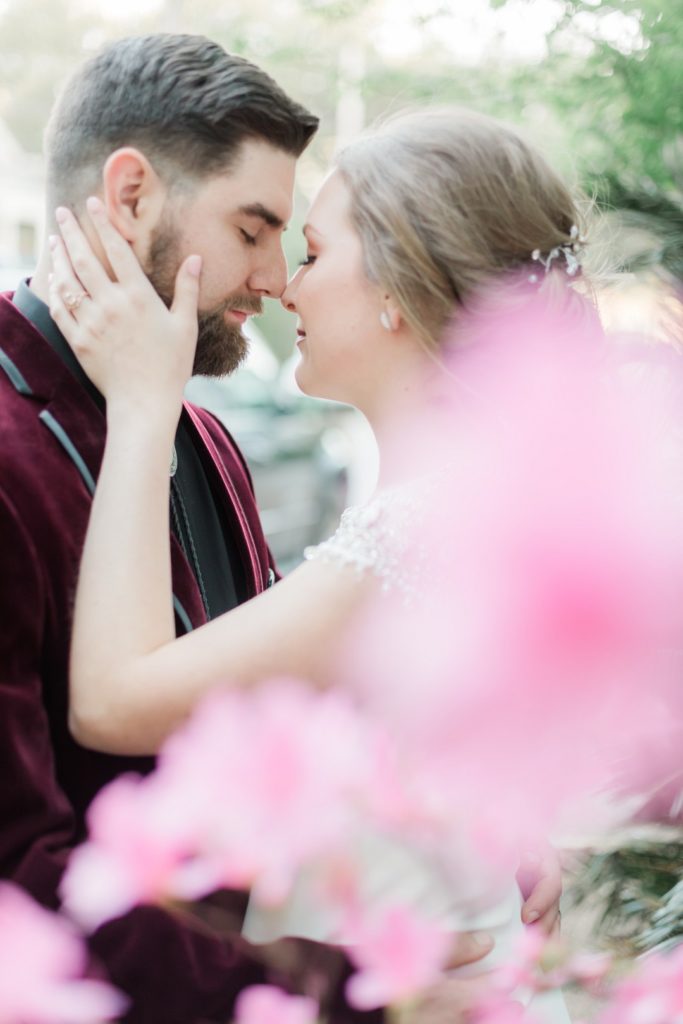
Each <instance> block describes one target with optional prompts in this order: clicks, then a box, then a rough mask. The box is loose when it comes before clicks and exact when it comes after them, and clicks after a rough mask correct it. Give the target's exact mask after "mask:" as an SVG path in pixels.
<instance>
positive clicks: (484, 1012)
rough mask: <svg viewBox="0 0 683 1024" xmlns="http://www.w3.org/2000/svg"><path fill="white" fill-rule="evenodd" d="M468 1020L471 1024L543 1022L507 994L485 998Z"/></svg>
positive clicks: (541, 1023)
mask: <svg viewBox="0 0 683 1024" xmlns="http://www.w3.org/2000/svg"><path fill="white" fill-rule="evenodd" d="M468 1020H470V1021H471V1024H543V1022H542V1020H541V1019H540V1018H539V1017H538V1016H537V1015H536V1014H535V1013H533V1012H532V1011H530V1010H527V1009H526V1007H524V1006H523V1005H522V1004H521V1003H517V1002H515V1001H514V1000H510V999H508V998H507V997H506V996H493V997H491V998H487V999H485V1000H484V1001H483V1002H481V1003H479V1005H478V1006H477V1007H476V1009H474V1010H473V1011H472V1013H471V1014H470V1016H469V1018H468Z"/></svg>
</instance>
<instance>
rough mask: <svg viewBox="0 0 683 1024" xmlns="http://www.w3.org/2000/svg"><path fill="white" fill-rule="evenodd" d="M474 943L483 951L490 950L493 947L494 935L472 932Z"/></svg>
mask: <svg viewBox="0 0 683 1024" xmlns="http://www.w3.org/2000/svg"><path fill="white" fill-rule="evenodd" d="M472 941H473V942H474V944H475V945H476V946H479V947H480V948H481V949H488V948H489V946H492V945H493V941H494V940H493V935H490V934H489V933H488V932H472Z"/></svg>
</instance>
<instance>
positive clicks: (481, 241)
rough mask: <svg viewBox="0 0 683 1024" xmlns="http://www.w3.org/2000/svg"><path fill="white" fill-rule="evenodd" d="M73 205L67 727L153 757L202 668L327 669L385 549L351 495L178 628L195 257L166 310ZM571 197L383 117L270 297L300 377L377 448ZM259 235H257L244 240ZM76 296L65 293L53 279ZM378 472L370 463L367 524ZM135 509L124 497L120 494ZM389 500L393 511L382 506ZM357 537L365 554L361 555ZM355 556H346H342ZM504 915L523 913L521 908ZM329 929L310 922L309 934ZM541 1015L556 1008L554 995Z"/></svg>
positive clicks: (453, 114)
mask: <svg viewBox="0 0 683 1024" xmlns="http://www.w3.org/2000/svg"><path fill="white" fill-rule="evenodd" d="M88 209H89V212H90V217H91V219H92V222H93V225H94V228H95V230H96V232H97V235H98V236H99V238H100V240H101V243H102V245H103V247H104V250H105V252H106V254H107V257H108V259H109V262H110V264H111V267H112V268H113V275H114V279H110V277H109V276H107V275H106V274H105V273H104V272H103V270H102V267H101V265H100V264H99V263H98V261H97V260H96V259H95V257H94V256H93V255H92V252H91V251H90V249H89V246H88V244H87V241H86V239H85V237H84V235H83V234H82V232H81V231H80V230H79V227H78V225H77V223H76V221H75V219H74V218H73V217H72V216H71V215H70V214H68V212H67V211H61V212H60V214H59V218H58V219H59V220H60V224H61V227H62V234H63V238H64V242H65V243H66V247H67V249H68V253H69V255H70V256H71V260H72V263H73V264H74V265H76V266H78V269H79V276H78V277H76V276H75V273H74V271H73V269H72V267H71V264H69V262H68V260H67V259H66V256H65V251H64V249H63V247H62V244H61V243H55V244H54V264H55V273H54V275H53V280H52V285H51V307H50V308H51V312H52V315H53V317H54V319H55V320H56V321H57V323H58V325H59V327H60V328H61V330H62V331H63V333H64V334H65V336H66V337H67V339H68V341H69V343H70V344H71V346H72V347H73V348H74V350H75V351H76V353H77V355H78V358H79V361H80V362H81V364H82V366H83V367H84V369H85V370H86V372H87V374H88V375H89V377H90V378H91V379H92V380H93V381H94V383H95V384H96V385H97V386H98V387H99V388H100V390H101V391H102V392H103V393H104V394H105V395H106V399H107V421H108V437H107V446H106V451H105V456H104V461H103V463H102V468H101V472H100V477H99V482H98V487H97V492H96V495H95V499H94V503H93V509H92V515H91V519H90V526H89V530H88V536H87V541H86V545H85V550H84V553H83V560H82V565H81V572H80V579H79V586H78V593H77V599H76V611H75V625H74V637H73V647H72V661H71V725H72V729H73V732H74V734H75V736H76V737H77V739H78V740H79V741H80V742H81V743H83V744H85V745H89V746H93V747H95V748H97V749H100V750H104V751H110V752H117V753H126V754H140V753H153V752H155V751H156V750H157V749H158V748H159V745H160V744H161V743H162V741H163V740H164V739H165V738H166V737H167V736H168V734H169V733H170V732H171V731H172V730H173V729H174V728H175V727H176V726H178V725H179V724H180V723H181V722H182V721H183V720H184V719H185V717H186V716H187V715H188V714H189V712H190V711H191V709H192V707H193V706H194V704H195V703H196V702H197V701H198V699H199V698H200V697H201V696H202V695H203V694H204V693H205V692H206V691H207V690H208V689H210V688H211V687H212V686H214V685H216V684H217V683H220V682H221V681H224V680H226V679H229V680H230V681H231V684H232V685H234V686H241V687H251V686H253V685H254V684H256V683H258V681H259V680H262V679H264V678H267V677H269V676H273V675H281V674H287V675H292V676H296V677H302V678H305V679H308V680H310V681H311V683H312V684H313V685H316V686H320V687H324V686H326V685H327V682H328V679H329V665H328V663H327V654H328V651H329V650H330V649H331V648H333V645H334V641H335V638H336V637H337V636H338V635H339V632H340V630H342V629H343V628H344V626H345V625H346V624H347V622H348V621H349V619H350V617H351V615H352V613H353V612H354V611H355V610H356V609H357V607H358V604H359V602H361V601H362V600H363V599H364V598H365V597H366V596H368V595H370V594H372V593H373V591H374V590H375V589H376V588H377V587H378V586H379V581H380V577H382V584H383V585H385V586H386V585H387V584H388V585H389V586H392V585H395V586H400V583H401V581H400V579H399V578H398V576H399V574H398V573H397V574H395V575H394V576H391V575H390V576H389V578H388V579H387V577H386V571H385V570H386V563H387V559H386V554H387V552H386V550H383V545H382V542H381V541H380V542H379V543H375V542H376V541H377V536H375V537H374V538H370V540H371V542H372V543H368V537H367V534H366V533H363V531H362V529H361V527H360V526H357V525H354V523H357V520H354V513H353V512H352V513H351V514H350V516H349V515H347V517H346V522H345V525H344V528H343V529H342V530H341V531H340V532H339V533H338V534H337V536H336V537H335V538H333V539H332V540H331V541H330V542H328V543H326V544H323V545H321V547H320V548H319V549H318V550H314V551H313V552H310V553H309V554H310V557H309V558H308V559H307V560H306V561H305V562H304V563H303V564H302V565H301V566H300V567H299V568H298V569H297V570H295V571H294V572H293V573H292V574H291V575H290V576H288V577H287V578H286V579H285V580H283V581H281V582H279V583H278V584H277V585H276V586H275V587H273V588H271V589H270V590H268V591H266V592H265V593H264V594H262V595H260V596H258V597H257V598H255V599H253V600H252V601H250V602H248V603H247V604H244V605H242V606H240V607H238V608H237V609H235V610H233V611H231V612H228V613H227V614H226V615H224V616H222V617H219V618H217V619H215V620H214V621H212V622H211V623H209V624H208V625H206V626H203V627H201V628H199V629H197V630H195V631H194V632H192V633H190V634H189V635H187V636H184V637H182V638H179V639H175V636H174V626H173V613H172V607H171V601H170V594H171V583H170V568H169V553H168V544H167V540H166V538H167V535H168V515H169V509H168V506H169V501H168V491H169V475H168V464H169V455H170V452H171V450H172V446H173V438H174V432H175V428H176V423H177V420H178V416H179V414H180V409H181V402H182V394H183V388H184V385H185V383H186V381H187V379H188V377H189V375H190V372H191V367H192V361H193V349H194V344H195V339H196V304H197V294H198V280H199V275H200V273H201V269H200V261H199V259H198V257H196V256H194V255H190V256H188V258H186V259H185V260H184V262H182V265H181V266H180V269H179V272H178V277H177V282H176V292H175V301H174V303H173V306H172V308H171V309H167V308H166V306H165V305H164V304H163V302H161V301H160V300H159V298H158V296H157V295H156V294H155V293H154V291H153V289H152V287H151V285H150V284H149V282H148V281H147V279H146V278H145V276H144V275H143V273H142V271H141V270H140V268H139V266H138V264H137V261H136V259H135V258H134V256H133V254H132V253H131V251H130V249H129V247H128V246H127V245H126V244H125V243H124V242H123V240H122V239H121V238H120V236H118V235H117V233H116V232H115V231H114V229H113V228H112V226H111V225H110V223H109V222H108V219H107V216H106V211H105V208H104V206H103V204H102V202H100V201H97V200H90V201H89V205H88ZM577 221H578V215H577V211H576V209H575V206H574V203H573V201H572V199H571V196H570V194H569V192H568V191H567V189H566V188H565V186H564V185H563V184H562V182H561V181H560V180H559V179H558V177H557V176H556V175H555V174H554V172H553V171H552V170H551V169H550V168H549V167H548V166H547V164H546V163H545V161H544V160H543V159H542V158H541V156H540V155H539V154H537V153H536V152H534V150H533V149H531V148H530V147H529V146H528V145H527V144H525V143H524V142H523V141H522V140H521V139H520V138H519V137H518V136H517V135H516V134H515V133H514V132H513V131H511V130H509V129H508V128H506V127H504V126H502V125H500V124H498V123H497V122H495V121H492V120H489V119H486V118H483V117H479V116H475V115H472V114H469V113H464V112H460V111H455V110H444V111H434V112H431V113H430V112H421V113H419V114H412V115H404V116H402V117H398V118H396V119H394V120H392V121H391V122H389V123H388V124H387V125H386V126H384V127H383V128H381V129H380V130H379V131H377V132H375V133H373V134H369V135H367V136H365V137H363V138H361V139H360V140H359V141H358V142H356V143H354V144H352V145H351V146H350V147H349V148H348V149H347V150H345V151H344V152H343V153H342V154H341V156H340V157H339V159H338V161H337V163H336V165H335V167H334V169H333V171H332V172H331V174H330V176H329V177H328V178H327V180H326V181H325V183H324V184H323V186H322V188H321V189H320V191H319V193H318V195H317V197H316V198H315V200H314V202H313V204H312V206H311V209H310V211H309V214H308V218H307V222H306V226H305V228H304V234H305V237H306V244H307V254H306V258H305V260H304V261H303V264H302V266H301V267H300V269H299V270H298V271H297V272H296V274H295V275H294V277H293V278H292V279H291V280H290V282H289V284H288V285H287V287H286V289H285V291H284V293H283V295H282V303H283V305H284V306H285V308H286V309H288V310H289V311H291V312H292V313H293V314H295V315H296V316H297V322H298V325H297V331H298V340H297V347H298V349H299V352H300V362H299V365H298V368H297V380H298V383H299V385H300V386H301V388H302V390H304V391H305V392H307V393H308V394H311V395H317V396H320V397H325V398H330V399H335V400H337V401H341V402H346V403H349V404H352V405H354V406H356V407H357V408H358V409H360V410H361V411H362V412H363V413H364V415H365V416H366V418H367V419H368V421H369V423H370V425H371V426H372V428H373V430H374V432H375V434H376V437H377V440H378V444H379V449H380V458H381V454H382V447H383V443H384V433H383V424H384V423H385V420H386V416H387V413H388V412H389V411H390V410H392V409H393V408H395V407H396V403H397V402H400V403H401V404H402V406H405V405H407V404H410V403H411V402H412V401H413V400H417V396H418V395H419V392H420V387H421V385H422V382H423V381H424V380H425V378H426V376H428V375H430V374H435V373H438V372H439V369H438V366H439V363H438V359H435V356H437V355H438V351H439V344H440V339H441V337H442V334H443V331H444V328H445V326H446V324H447V322H449V320H450V319H451V318H454V322H455V325H456V328H455V329H456V331H457V315H458V311H459V310H466V309H467V308H468V307H469V305H470V304H471V303H472V302H473V301H474V300H475V299H476V298H477V296H478V295H479V294H480V293H481V291H482V289H484V288H485V287H486V286H487V285H488V284H490V283H491V282H492V281H495V280H496V278H497V277H499V276H501V275H504V274H506V273H508V272H510V271H511V270H514V269H517V268H520V267H527V266H532V267H536V268H537V270H538V272H539V274H540V275H541V276H543V273H544V270H543V266H542V264H541V262H539V261H537V262H536V263H533V264H532V260H531V254H532V253H536V251H538V254H540V256H541V259H543V258H544V257H548V256H549V254H550V253H551V252H552V251H553V250H559V251H561V253H562V254H563V259H562V260H557V261H556V262H555V263H554V264H551V265H550V270H549V272H548V274H547V281H546V282H544V281H541V287H549V288H553V289H562V290H564V289H567V288H568V287H569V285H570V284H571V281H572V279H573V274H572V273H571V272H570V271H571V270H572V269H573V268H572V267H571V266H570V261H571V254H572V253H573V251H574V244H575V241H576V234H577V229H576V225H577ZM257 244H258V240H257ZM69 293H70V294H71V295H74V294H78V295H80V294H81V293H85V294H84V297H83V300H82V301H81V302H80V304H79V305H78V307H77V308H76V309H71V310H69V309H67V307H66V305H65V303H64V297H65V296H68V295H69ZM389 483H390V481H389V480H387V479H386V478H382V476H380V484H379V490H378V496H377V497H376V498H375V499H374V500H375V501H376V502H378V509H379V510H380V514H379V517H378V519H379V523H380V530H381V521H382V517H383V516H386V515H389V516H390V515H391V507H390V504H389V506H387V505H386V503H383V502H382V494H383V491H384V489H385V487H386V485H387V484H389ZM131 507H132V508H134V509H135V514H134V515H130V514H128V513H129V510H130V508H131ZM387 509H388V510H387ZM372 552H374V554H373V553H372ZM360 568H362V571H359V569H360ZM517 916H518V915H517ZM316 937H319V938H324V937H325V936H316ZM547 1012H548V1016H547V1017H546V1018H545V1019H547V1020H548V1021H564V1020H566V1016H565V1011H564V1009H563V1007H562V1006H561V1005H556V1006H554V1007H551V1008H549V1009H548V1011H547Z"/></svg>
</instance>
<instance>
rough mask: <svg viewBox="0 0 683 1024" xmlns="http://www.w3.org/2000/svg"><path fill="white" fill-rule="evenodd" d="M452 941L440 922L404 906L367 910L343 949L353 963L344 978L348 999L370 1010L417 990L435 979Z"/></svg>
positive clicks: (399, 1000) (407, 995) (412, 994)
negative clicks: (370, 912)
mask: <svg viewBox="0 0 683 1024" xmlns="http://www.w3.org/2000/svg"><path fill="white" fill-rule="evenodd" d="M452 941H453V937H452V935H450V934H449V933H448V932H447V931H445V930H444V928H443V927H441V926H439V925H438V924H435V923H434V922H433V921H427V920H425V919H424V918H423V917H421V916H420V915H419V913H418V912H417V911H415V910H414V909H413V908H410V907H407V906H403V907H399V906H396V907H393V908H390V909H388V910H385V911H382V912H378V913H377V914H376V915H374V917H373V916H371V915H368V919H367V920H366V922H365V923H364V924H363V925H362V926H359V927H358V930H357V931H356V933H355V935H354V936H353V944H352V945H350V946H349V947H348V949H347V952H348V955H349V957H350V958H351V960H352V961H353V963H354V964H355V965H356V967H358V973H357V974H354V975H353V976H352V977H351V978H350V979H349V981H348V982H347V987H346V993H347V996H348V999H349V1002H350V1003H351V1005H352V1006H355V1007H357V1008H358V1009H360V1010H370V1009H374V1008H375V1007H378V1006H388V1005H391V1004H392V1003H401V1002H404V1001H406V1000H409V999H411V998H412V997H414V996H416V995H418V994H419V993H420V992H421V991H422V990H423V989H425V988H427V987H429V986H430V985H432V984H434V983H435V982H436V981H438V979H439V976H440V973H441V970H442V968H443V967H444V966H445V964H446V962H447V960H448V954H449V951H450V948H451V945H452Z"/></svg>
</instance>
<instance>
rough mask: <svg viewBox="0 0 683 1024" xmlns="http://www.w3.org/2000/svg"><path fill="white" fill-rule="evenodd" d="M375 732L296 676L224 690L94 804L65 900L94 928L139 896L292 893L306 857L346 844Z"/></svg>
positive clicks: (336, 698)
mask: <svg viewBox="0 0 683 1024" xmlns="http://www.w3.org/2000/svg"><path fill="white" fill-rule="evenodd" d="M369 737H370V732H369V729H368V727H367V726H366V724H365V723H364V721H363V720H362V718H361V717H360V716H359V715H358V714H357V713H356V712H355V710H354V708H353V706H352V704H351V703H350V702H349V701H348V700H345V699H344V698H343V697H342V696H340V695H338V694H335V693H330V694H325V695H322V696H321V695H319V694H317V693H316V692H315V691H313V690H311V689H310V688H307V687H306V686H304V685H303V684H296V683H293V682H292V681H289V680H275V681H273V682H271V683H269V684H267V685H265V686H264V687H263V688H261V689H260V690H259V691H257V692H255V693H253V694H251V695H245V694H240V693H231V692H230V691H228V690H225V691H216V692H214V693H212V694H211V695H210V696H209V697H208V698H207V699H206V700H205V701H203V702H202V704H201V706H200V707H199V708H198V709H197V711H196V713H195V715H194V716H193V718H192V719H191V720H190V721H189V722H188V723H187V725H186V726H184V727H183V728H182V729H180V730H179V731H178V732H177V733H176V734H175V735H174V736H173V737H172V738H171V739H170V740H169V741H168V743H167V744H166V745H165V747H164V749H163V750H162V752H161V755H160V758H159V765H158V768H157V770H156V771H155V772H154V773H153V774H152V775H151V776H149V777H147V778H145V779H139V778H135V777H131V776H128V777H124V778H121V779H118V780H116V781H115V782H114V783H112V784H111V785H109V786H108V787H106V788H105V789H104V790H102V792H101V793H100V794H98V796H97V797H96V799H95V800H94V801H93V804H92V806H91V809H90V811H89V816H88V824H89V829H90V838H89V840H88V842H87V843H85V844H84V845H83V846H81V847H80V848H79V849H77V850H76V851H75V853H74V855H73V857H72V859H71V863H70V865H69V868H68V870H67V873H66V876H65V879H64V883H63V886H62V893H63V897H64V901H65V905H66V907H67V908H68V910H69V912H70V913H71V914H72V915H73V916H74V917H75V918H77V919H78V920H79V921H80V922H82V923H83V924H84V925H86V926H87V927H89V928H95V927H97V926H99V925H100V924H102V923H103V922H104V921H105V920H108V919H110V918H112V917H116V916H118V915H120V914H123V913H125V912H127V911H128V910H129V909H131V907H133V906H134V905H135V904H137V903H153V902H161V903H163V902H165V901H168V900H176V899H180V900H189V899H194V898H197V897H200V896H204V895H206V894H207V893H209V892H211V891H213V890H214V889H218V888H223V887H230V888H252V889H253V890H254V894H255V896H256V898H259V899H261V900H262V901H264V902H277V901H280V900H282V899H284V898H285V897H286V895H287V893H288V891H289V886H290V884H291V882H292V879H293V877H294V875H295V874H296V872H297V871H298V870H299V869H300V868H301V867H302V866H303V865H305V864H306V863H307V862H309V861H310V860H312V859H313V858H314V857H319V856H322V854H323V853H325V852H331V851H333V850H334V849H335V847H336V845H337V844H339V843H343V840H344V836H345V835H346V834H347V833H348V829H349V824H350V821H351V820H352V817H353V815H354V814H355V813H356V804H357V803H358V800H359V798H360V795H361V794H362V793H363V792H364V789H365V788H366V786H367V780H368V767H369V765H370V763H372V744H371V742H370V738H369Z"/></svg>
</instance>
